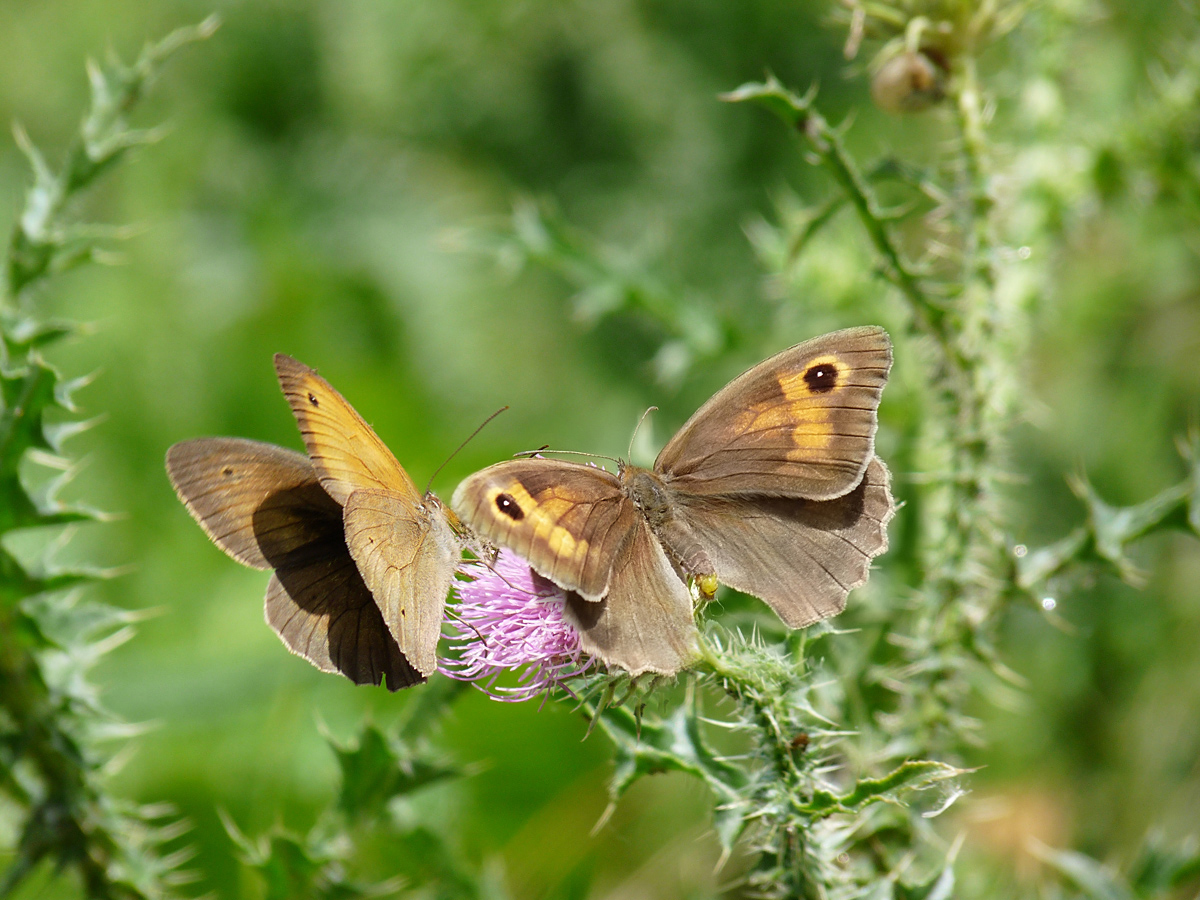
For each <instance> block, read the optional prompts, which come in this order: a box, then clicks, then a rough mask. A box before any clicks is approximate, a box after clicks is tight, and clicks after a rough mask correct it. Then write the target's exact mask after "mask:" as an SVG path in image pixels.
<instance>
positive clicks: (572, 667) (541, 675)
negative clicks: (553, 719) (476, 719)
mask: <svg viewBox="0 0 1200 900" xmlns="http://www.w3.org/2000/svg"><path fill="white" fill-rule="evenodd" d="M464 569H465V571H466V574H467V575H468V576H469V578H470V580H469V581H459V582H456V583H455V590H454V593H455V595H457V599H452V600H451V602H450V605H449V607H448V613H449V614H448V615H447V618H446V624H447V630H446V637H447V639H448V641H449V643H450V645H451V647H453V648H455V649H456V650H457V653H456V654H455V656H456V658H455V659H443V660H442V661H441V664H440V671H441V672H442V674H444V675H446V676H448V677H450V678H455V679H458V680H460V681H473V682H475V683H476V686H478V687H479V688H480V689H481V690H483V691H484V692H485V693H486V694H488V696H490V697H492V698H493V699H495V700H506V701H510V702H517V701H520V700H528V699H530V698H531V697H536V696H538V695H544V694H546V693H547V692H549V691H550V690H552V689H553V688H554V687H556V686H559V685H560V684H561V683H562V682H563V681H564V680H565V679H567V678H570V677H572V676H574V675H578V674H581V673H582V672H585V671H587V670H588V669H589V668H591V666H592V665H593V663H594V660H592V659H591V658H586V657H585V656H584V654H583V651H582V650H581V649H580V646H579V634H578V632H576V631H575V629H574V628H572V627H571V625H570V624H569V623H568V622H567V621H566V619H565V618H564V616H563V612H564V610H565V608H566V601H567V598H566V594H565V593H564V592H563V590H562V588H560V587H558V586H557V585H556V584H554V583H553V582H552V581H550V580H549V579H547V578H543V577H542V576H541V575H538V574H537V573H536V572H534V571H533V570H532V569H530V568H529V563H527V562H525V560H523V559H521V558H520V557H519V556H517V555H516V554H513V553H509V552H507V551H501V552H500V554H499V555H498V556H497V557H496V560H495V562H494V563H492V564H491V565H487V564H484V563H482V562H472V563H468V564H467V565H466V566H465V567H464ZM509 669H520V670H521V674H520V676H519V677H518V681H517V684H515V685H511V686H510V685H497V684H496V681H497V679H498V677H499V676H500V674H501V673H502V672H504V671H506V670H509Z"/></svg>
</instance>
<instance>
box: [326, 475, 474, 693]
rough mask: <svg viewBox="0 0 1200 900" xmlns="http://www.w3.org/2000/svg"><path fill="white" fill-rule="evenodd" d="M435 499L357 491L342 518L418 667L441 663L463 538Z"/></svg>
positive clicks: (358, 559) (386, 614)
mask: <svg viewBox="0 0 1200 900" xmlns="http://www.w3.org/2000/svg"><path fill="white" fill-rule="evenodd" d="M441 513H442V509H441V505H440V504H438V502H437V500H436V499H435V498H432V497H429V498H426V499H425V500H424V501H423V502H422V503H413V502H412V501H411V500H409V499H408V498H407V497H403V496H400V495H396V494H392V493H386V492H383V491H365V490H364V491H355V492H354V493H353V494H351V495H350V499H349V500H348V501H347V502H346V509H345V513H344V517H343V521H344V524H345V529H346V542H347V544H348V545H349V547H350V553H351V555H352V556H353V557H354V561H355V563H356V564H357V565H358V569H359V571H360V572H361V573H362V576H363V580H364V581H365V582H366V584H367V586H368V587H369V588H370V590H371V593H372V594H374V595H375V600H376V603H377V604H378V605H379V610H380V611H381V612H382V613H383V618H384V619H385V620H386V621H387V622H388V624H389V625H390V627H391V630H392V633H393V634H394V635H395V636H396V641H397V643H398V644H399V645H400V647H402V648H403V649H404V651H405V653H407V654H408V657H409V660H410V661H411V662H412V664H413V665H414V666H415V667H416V668H417V670H418V671H420V672H422V673H423V674H425V675H429V674H431V673H432V672H433V670H434V669H435V668H437V656H436V653H435V650H436V647H437V642H438V635H439V633H440V632H441V627H442V610H443V607H444V604H445V599H446V594H448V593H449V591H450V583H451V581H452V580H453V577H454V566H455V563H456V562H457V560H458V557H459V548H458V543H457V541H456V539H455V536H454V533H453V531H451V529H450V525H449V524H448V522H447V520H446V517H445V515H444V514H441Z"/></svg>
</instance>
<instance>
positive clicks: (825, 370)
mask: <svg viewBox="0 0 1200 900" xmlns="http://www.w3.org/2000/svg"><path fill="white" fill-rule="evenodd" d="M837 380H838V370H837V366H835V365H833V364H832V363H820V364H819V365H815V366H811V367H810V368H809V369H808V371H806V372H805V373H804V383H805V384H807V385H808V389H809V390H810V391H812V392H813V393H815V394H824V393H825V392H827V391H832V390H833V389H834V388H835V387H836V386H837Z"/></svg>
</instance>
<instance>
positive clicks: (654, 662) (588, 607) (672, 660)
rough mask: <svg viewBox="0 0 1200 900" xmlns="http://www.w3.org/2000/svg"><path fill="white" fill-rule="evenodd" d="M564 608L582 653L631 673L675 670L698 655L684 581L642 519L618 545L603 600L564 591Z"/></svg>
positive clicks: (663, 672) (690, 605)
mask: <svg viewBox="0 0 1200 900" xmlns="http://www.w3.org/2000/svg"><path fill="white" fill-rule="evenodd" d="M565 613H566V617H567V621H569V622H570V623H571V624H572V626H574V628H575V630H576V631H578V632H579V639H580V646H581V647H582V649H583V651H584V652H585V653H588V654H591V655H593V656H598V657H600V658H601V659H602V660H604V661H605V662H606V663H608V664H609V665H618V666H620V667H621V668H623V669H625V670H626V671H628V672H629V674H631V675H641V674H642V673H643V672H657V673H660V674H665V675H670V674H674V673H675V672H678V671H679V670H680V669H682V668H684V667H685V666H687V665H688V664H689V663H690V662H691V661H692V659H693V657H694V656H695V655H696V640H697V631H696V623H695V620H694V619H693V617H692V599H691V596H690V595H689V593H688V589H687V585H686V584H685V583H684V582H683V580H682V579H681V578H680V577H679V576H678V575H677V574H676V572H675V569H674V568H673V567H672V565H671V562H670V561H669V560H668V559H667V555H666V554H665V553H664V552H663V549H662V546H661V545H660V544H659V543H658V541H657V540H656V539H655V537H654V535H653V534H651V532H650V528H649V526H648V525H647V524H646V523H645V522H639V523H638V526H637V528H636V529H635V531H634V534H633V535H632V536H631V538H630V539H629V540H628V541H627V542H626V545H625V547H624V548H622V552H621V554H620V556H619V557H618V559H617V560H616V565H615V566H614V573H613V579H612V585H611V586H610V588H609V591H608V593H607V594H606V595H605V597H604V599H603V600H601V601H600V602H599V603H595V602H589V601H587V600H583V599H582V598H580V597H578V596H577V595H571V594H568V599H567V606H566V611H565Z"/></svg>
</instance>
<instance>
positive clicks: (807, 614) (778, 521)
mask: <svg viewBox="0 0 1200 900" xmlns="http://www.w3.org/2000/svg"><path fill="white" fill-rule="evenodd" d="M889 484H890V476H889V474H888V470H887V466H885V465H884V464H883V462H882V461H881V460H879V459H878V457H872V459H871V462H870V463H869V465H868V466H867V471H866V474H865V475H864V477H863V479H862V481H861V482H860V483H859V485H858V486H857V487H856V488H854V490H852V491H850V493H848V494H845V495H843V496H841V497H838V498H836V499H833V500H823V501H814V500H805V499H798V498H791V497H765V496H758V497H753V496H744V497H719V498H717V497H701V496H693V497H689V498H686V499H684V500H683V501H682V503H681V505H680V507H679V512H680V514H681V515H682V516H683V518H684V519H685V521H686V522H687V524H688V526H689V528H690V529H691V531H692V533H693V535H694V536H695V537H696V539H697V540H698V541H699V542H700V543H701V545H702V546H703V547H704V549H705V551H706V553H707V554H708V558H709V560H710V562H711V563H712V564H713V567H714V569H715V570H716V575H717V577H718V579H720V581H721V582H722V583H724V584H727V585H729V586H730V587H733V588H736V589H737V590H739V591H743V592H745V593H747V594H753V595H754V596H756V597H759V598H761V599H762V600H764V601H766V602H767V603H768V604H769V605H770V606H771V608H772V609H774V610H775V612H776V613H778V614H779V617H780V618H781V619H783V621H784V622H785V623H786V624H787V625H789V626H790V627H792V628H801V627H803V626H805V625H811V624H812V623H813V622H818V621H820V620H821V619H825V618H828V617H829V616H833V615H837V614H838V613H840V612H841V611H842V610H843V609H844V608H845V606H846V595H847V594H848V593H849V592H850V591H851V590H853V589H854V588H856V587H858V586H859V585H861V584H863V583H864V582H865V581H866V580H867V574H868V571H869V570H870V567H871V560H872V559H873V558H874V557H876V556H878V555H879V554H881V553H883V552H884V551H885V550H887V523H888V521H889V520H890V519H891V518H892V514H893V512H894V506H893V503H892V495H891V492H890V490H889Z"/></svg>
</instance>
